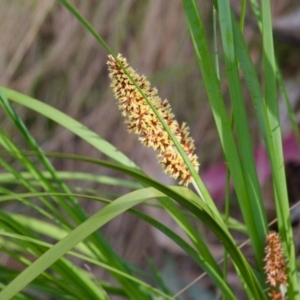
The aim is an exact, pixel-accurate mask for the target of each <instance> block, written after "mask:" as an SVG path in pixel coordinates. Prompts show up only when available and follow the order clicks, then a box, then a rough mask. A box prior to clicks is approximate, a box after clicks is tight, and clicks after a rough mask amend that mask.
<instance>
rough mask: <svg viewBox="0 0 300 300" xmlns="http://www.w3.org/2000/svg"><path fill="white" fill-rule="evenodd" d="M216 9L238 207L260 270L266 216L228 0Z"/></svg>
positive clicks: (265, 231)
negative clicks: (240, 192) (240, 194)
mask: <svg viewBox="0 0 300 300" xmlns="http://www.w3.org/2000/svg"><path fill="white" fill-rule="evenodd" d="M218 12H219V16H220V28H221V36H222V42H223V50H224V55H225V65H226V72H227V78H228V84H229V91H230V99H231V103H232V107H233V113H234V120H235V126H236V128H237V136H238V145H239V147H240V156H241V162H242V172H243V176H244V179H245V185H246V189H247V195H248V197H247V198H246V199H239V203H240V206H242V211H243V212H244V213H243V215H245V214H246V215H248V216H249V217H248V220H246V224H247V226H248V230H249V231H248V232H249V236H250V238H251V241H252V246H253V249H254V253H255V257H256V261H257V264H258V266H259V267H260V270H261V271H262V270H263V265H264V262H263V259H264V240H265V235H266V233H267V218H266V213H265V209H264V206H263V200H262V194H261V188H260V185H259V181H258V175H257V171H256V167H255V161H254V156H253V146H252V143H251V138H250V132H249V128H248V123H247V115H246V109H245V106H244V99H243V94H242V87H241V84H240V77H239V73H238V65H237V61H236V55H235V49H234V37H233V31H232V24H231V10H230V6H229V2H228V1H224V0H221V1H220V0H218ZM246 212H247V213H246Z"/></svg>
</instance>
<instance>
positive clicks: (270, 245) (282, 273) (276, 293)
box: [264, 231, 287, 300]
mask: <svg viewBox="0 0 300 300" xmlns="http://www.w3.org/2000/svg"><path fill="white" fill-rule="evenodd" d="M264 260H265V262H266V264H265V267H264V270H265V274H266V276H267V283H268V284H269V286H270V287H271V290H270V293H269V296H270V299H272V300H276V299H282V294H281V291H280V290H279V288H280V286H281V285H283V286H287V270H286V261H285V257H284V254H283V249H282V245H281V241H280V237H279V234H278V233H277V232H275V231H270V232H269V233H268V234H267V237H266V247H265V259H264Z"/></svg>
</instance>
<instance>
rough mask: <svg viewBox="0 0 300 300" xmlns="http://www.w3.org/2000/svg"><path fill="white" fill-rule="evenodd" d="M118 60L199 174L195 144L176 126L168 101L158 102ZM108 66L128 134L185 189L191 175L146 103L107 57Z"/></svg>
mask: <svg viewBox="0 0 300 300" xmlns="http://www.w3.org/2000/svg"><path fill="white" fill-rule="evenodd" d="M117 58H118V60H119V62H120V63H121V64H122V66H123V68H125V69H126V71H127V73H128V74H129V75H130V76H131V77H132V78H133V79H134V81H135V82H136V83H137V85H138V86H139V88H140V89H141V90H142V91H143V93H144V94H145V95H146V97H147V98H148V99H149V100H150V101H151V103H152V104H153V106H154V107H155V109H156V110H157V111H158V113H159V114H160V116H161V117H162V118H163V119H164V121H165V122H166V124H167V125H168V126H169V127H170V129H171V130H172V132H173V133H174V135H175V136H176V138H177V140H178V141H179V142H180V143H181V146H182V147H183V149H184V151H185V152H186V154H187V156H188V158H189V159H190V161H191V162H192V164H193V166H194V168H195V169H196V170H197V171H198V169H199V163H198V160H197V156H196V155H195V154H194V151H195V146H194V141H193V139H192V138H191V137H190V136H189V129H188V127H187V126H186V124H185V123H183V124H182V125H179V124H178V122H177V121H176V120H174V115H173V113H172V111H171V107H170V104H169V103H168V101H167V100H161V98H160V97H159V96H158V95H157V90H156V88H151V87H150V83H149V81H147V79H146V77H145V76H140V75H138V74H137V73H136V72H135V71H134V70H133V69H132V68H131V67H130V66H129V65H128V63H127V60H126V59H125V58H124V57H122V55H121V54H118V56H117ZM107 64H108V70H109V77H110V79H111V87H112V88H113V91H114V94H115V98H116V99H117V100H118V101H119V108H120V110H122V115H123V116H124V117H125V118H126V121H125V123H126V125H127V127H128V130H129V131H130V132H134V133H136V134H138V135H140V138H139V139H140V141H141V142H142V143H143V144H144V145H145V146H147V147H152V148H153V149H154V150H156V151H157V152H158V155H157V158H158V160H159V162H160V164H161V165H162V167H163V169H164V170H165V172H166V173H167V174H169V175H170V176H172V177H173V178H175V179H177V178H179V180H180V182H179V183H180V184H183V185H188V184H189V183H190V182H191V179H192V177H191V174H190V171H189V169H188V168H187V166H186V164H185V163H184V161H183V159H182V158H181V156H180V154H179V153H178V152H177V149H176V147H175V146H174V143H173V141H172V140H171V138H170V137H169V136H168V133H167V132H166V131H165V130H164V128H163V126H162V125H161V123H160V121H159V120H158V118H157V117H156V115H155V113H154V112H153V111H152V109H151V107H150V106H149V105H148V104H147V101H146V100H145V99H144V97H143V96H142V95H141V93H140V92H139V90H138V89H137V88H136V86H135V85H134V84H133V83H132V82H131V80H130V79H129V78H128V76H127V74H126V73H125V72H124V70H123V69H122V68H121V67H120V66H119V65H118V63H117V62H116V61H115V59H114V58H113V57H112V56H111V55H109V56H108V62H107Z"/></svg>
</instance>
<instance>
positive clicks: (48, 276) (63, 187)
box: [0, 0, 300, 300]
mask: <svg viewBox="0 0 300 300" xmlns="http://www.w3.org/2000/svg"><path fill="white" fill-rule="evenodd" d="M60 2H61V4H62V5H63V6H64V7H65V8H66V9H67V10H69V12H71V14H72V15H73V16H74V17H76V18H77V20H78V21H79V22H80V23H81V24H82V25H83V26H84V28H85V29H86V30H87V31H88V32H89V33H91V34H92V35H93V36H94V38H95V39H96V40H97V41H98V42H99V44H100V45H102V46H103V49H105V57H106V55H107V54H110V55H109V56H108V61H107V66H108V72H109V78H110V80H111V82H110V86H111V88H112V90H113V92H114V96H115V98H116V99H117V101H118V105H119V108H120V111H121V113H122V115H123V117H124V118H125V123H126V125H127V128H128V131H129V132H132V133H135V134H137V135H138V136H139V140H140V141H141V142H142V144H143V145H145V146H147V147H151V148H153V150H154V151H156V153H157V160H158V162H159V163H160V165H161V166H162V168H163V170H164V172H165V173H167V174H168V175H169V176H171V177H173V178H174V179H175V180H178V182H179V184H180V185H181V186H168V185H165V184H163V183H162V182H159V181H157V180H155V179H154V178H151V177H150V176H148V175H147V174H145V173H144V172H143V171H142V170H141V169H140V168H139V167H138V166H137V165H136V164H135V163H134V162H133V161H131V160H130V158H129V157H127V156H126V155H125V154H123V153H122V152H121V151H120V150H119V149H117V148H116V147H115V146H114V145H112V144H110V143H109V142H108V141H106V140H105V139H103V138H102V137H100V136H99V135H98V134H97V133H95V132H93V131H92V130H90V129H89V128H87V127H85V126H84V125H83V124H81V123H80V122H78V121H77V120H74V119H72V118H71V117H70V116H68V115H66V114H64V113H63V112H62V111H59V110H58V109H56V108H54V107H52V106H50V105H48V104H46V103H45V101H39V100H37V99H34V98H32V97H29V96H27V95H24V94H21V93H18V92H16V91H14V90H11V89H9V88H6V87H1V89H0V104H1V108H3V112H4V113H5V114H6V117H7V119H8V120H9V122H11V123H12V124H13V126H15V128H16V129H17V130H16V131H17V132H18V133H19V134H20V136H21V137H22V138H23V139H24V141H25V142H26V149H28V150H29V152H28V151H27V152H23V151H20V147H19V146H18V145H16V144H15V140H19V139H14V138H11V137H10V135H9V134H7V133H6V132H4V131H5V130H4V129H3V128H6V127H5V126H4V127H3V128H2V127H1V126H0V146H1V147H3V149H4V150H5V154H6V155H8V154H9V157H10V159H11V161H12V162H13V163H11V164H10V163H8V162H7V161H6V160H5V159H4V158H3V157H2V156H0V166H1V168H2V169H3V170H2V169H1V174H0V180H1V179H2V181H1V188H0V203H1V205H2V204H3V203H5V202H7V201H14V202H16V201H18V204H19V203H20V205H26V206H27V207H26V210H24V211H28V210H34V211H35V213H34V214H30V215H25V214H20V213H13V212H12V210H11V206H10V205H9V206H8V207H9V209H7V210H6V207H5V205H3V207H4V209H2V207H1V210H0V249H1V254H2V252H3V253H4V254H5V255H7V256H8V257H9V259H7V261H9V262H10V261H11V260H14V261H16V262H17V266H18V269H15V268H13V267H11V265H10V264H5V263H3V262H4V261H5V259H3V260H2V259H1V260H0V264H1V265H0V267H1V271H2V272H0V274H2V276H0V300H10V299H16V300H24V299H26V300H32V299H33V300H35V299H42V298H43V299H44V298H45V299H49V298H51V299H52V298H53V299H54V298H55V299H71V300H77V299H78V300H86V299H97V300H98V299H101V300H108V299H114V298H116V297H123V298H124V299H129V300H149V299H167V300H174V299H180V297H181V296H182V294H183V293H184V291H183V290H180V288H179V287H176V289H177V290H170V289H169V288H167V287H166V284H165V283H164V282H163V280H162V277H163V275H162V274H160V273H159V271H158V270H155V271H154V272H153V273H154V274H147V275H145V276H143V275H144V274H145V273H146V271H144V270H143V271H142V270H139V269H138V268H137V267H136V266H133V265H132V263H131V262H127V261H126V260H125V259H124V258H123V257H121V256H120V255H119V254H118V253H116V251H115V249H114V248H113V246H112V245H111V243H110V242H109V241H108V240H107V239H106V237H105V235H104V234H103V232H102V231H101V230H102V227H103V226H105V225H106V224H107V223H108V222H110V221H113V220H114V219H115V218H117V217H119V216H120V215H121V214H123V213H130V214H132V215H134V216H135V217H136V218H139V220H140V221H141V222H146V223H147V224H148V225H149V226H151V227H153V228H155V229H157V230H159V231H160V232H161V233H162V234H163V235H165V236H166V237H167V238H169V239H171V240H172V241H173V242H174V243H175V244H176V245H177V246H178V247H179V248H180V249H181V251H182V252H184V253H185V255H187V256H188V257H189V258H190V259H191V261H192V262H193V263H194V264H195V265H196V266H197V267H199V269H200V268H201V269H200V270H201V271H200V272H199V273H200V274H199V280H200V278H202V275H204V274H205V275H208V276H209V278H210V280H211V286H213V287H214V288H213V290H214V292H216V294H217V295H218V298H220V295H222V300H225V299H226V300H240V299H241V298H240V297H239V295H242V297H243V298H242V299H243V300H245V299H249V300H268V299H270V300H278V299H281V300H282V299H284V298H286V299H288V300H299V299H300V298H299V283H298V273H299V272H298V269H299V267H298V265H297V263H298V262H297V257H296V254H295V247H294V241H293V230H292V226H291V222H290V211H289V209H290V208H289V199H288V194H287V188H286V178H285V171H284V168H283V166H284V160H283V153H282V147H281V144H282V140H281V132H280V122H279V109H278V97H277V83H278V82H277V81H276V80H277V78H279V79H278V80H279V81H280V80H281V76H276V75H277V74H280V70H278V68H277V65H276V61H275V55H274V46H273V40H272V38H273V32H272V20H271V8H270V1H269V0H262V1H260V2H259V4H258V3H256V2H257V1H256V0H251V1H249V6H251V8H252V11H253V14H254V16H255V17H256V19H257V24H258V26H257V28H259V30H260V31H261V36H262V49H261V53H262V60H263V63H262V66H259V68H257V67H256V65H254V63H253V61H252V57H251V49H250V47H249V46H248V44H247V40H246V39H245V38H244V33H243V24H244V18H245V9H246V8H248V7H247V5H246V1H242V10H243V11H242V13H241V17H240V20H237V19H236V13H235V12H234V11H233V10H232V9H231V7H230V1H229V0H216V1H212V2H211V3H212V5H213V6H214V7H212V9H214V16H215V17H216V18H214V23H213V25H214V28H215V33H214V34H215V41H219V40H221V43H222V45H220V46H218V45H217V43H216V45H215V50H216V53H217V55H216V56H218V57H217V59H216V63H214V61H213V56H214V55H213V53H212V51H211V45H210V41H209V40H208V39H207V36H206V32H205V26H203V22H202V19H201V14H200V13H199V11H200V10H201V7H200V6H199V8H198V6H197V1H195V0H182V4H183V5H182V11H181V13H182V14H183V15H185V17H186V21H187V26H186V28H188V30H189V33H190V43H191V44H190V47H191V45H192V44H193V47H194V50H195V51H194V53H195V56H194V59H193V58H191V57H192V56H191V57H190V58H189V59H193V60H192V62H193V65H194V66H195V67H198V69H199V71H200V73H201V80H202V83H203V87H204V88H203V91H201V92H202V93H203V94H205V92H206V96H207V98H206V99H205V101H208V103H209V107H210V108H211V112H212V116H213V118H214V120H215V124H214V125H215V127H216V130H217V132H218V135H219V140H220V147H221V148H222V149H220V152H222V153H223V154H224V158H223V160H224V162H225V163H226V166H225V169H226V171H227V174H228V178H227V179H228V180H226V182H225V180H224V187H225V186H226V190H227V192H228V193H226V197H225V198H226V199H225V204H226V205H225V207H226V209H225V213H224V214H223V213H222V208H220V206H217V205H216V203H215V201H214V199H213V197H212V195H210V193H209V192H208V190H207V189H206V186H205V184H204V183H203V181H202V179H201V176H202V175H203V174H201V173H202V172H201V170H200V172H199V162H198V157H197V156H196V154H195V152H196V151H195V145H194V141H193V139H192V137H191V136H190V131H189V127H188V126H187V125H186V124H185V123H182V124H179V123H178V122H177V121H176V119H175V117H174V114H173V112H172V109H171V105H170V103H169V102H168V101H167V100H162V99H161V98H160V97H159V96H158V92H157V90H156V89H155V88H154V87H151V86H150V83H149V81H148V80H147V79H146V77H145V76H141V75H139V74H137V72H136V71H135V70H134V69H133V68H131V67H130V65H129V63H128V62H127V60H126V58H124V57H123V56H122V55H121V54H119V55H117V56H116V55H115V54H114V52H113V51H112V49H111V48H110V47H109V46H108V45H107V43H106V42H105V41H104V39H103V38H102V37H101V36H100V35H99V34H98V33H97V32H99V30H98V29H97V30H96V29H94V28H93V26H92V25H91V24H89V22H88V21H87V20H86V19H85V18H84V17H83V16H82V15H81V13H80V12H79V11H78V10H77V9H76V8H75V7H74V6H72V5H71V4H70V3H69V1H67V0H60ZM75 2H76V1H75ZM102 2H103V3H102ZM106 2H107V3H110V2H111V1H101V3H102V4H103V5H104V4H105V3H106ZM116 2H118V1H116ZM123 2H124V3H125V2H126V1H123ZM136 2H137V1H136ZM140 2H141V3H145V4H143V5H148V4H149V3H152V1H140ZM76 3H77V4H78V3H81V2H80V1H77V2H76ZM168 3H172V4H171V5H173V2H172V1H171V2H170V1H169V2H168ZM102 4H101V5H102ZM84 5H86V4H84ZM125 6H126V5H125ZM115 7H116V10H118V9H120V10H121V9H123V8H124V7H123V6H122V5H119V6H115ZM126 7H127V8H128V7H130V5H129V6H126ZM130 9H131V8H130ZM146 11H147V10H146V9H145V10H144V12H146ZM122 13H123V12H122ZM139 13H140V12H139ZM217 16H218V17H219V19H218V18H217ZM138 19H139V20H140V19H141V18H140V16H139V18H138ZM95 20H96V18H95ZM120 20H121V21H120ZM122 20H123V18H119V19H118V22H119V21H120V22H122ZM114 21H115V19H114ZM97 22H99V24H98V23H97V26H98V25H101V26H102V24H101V22H102V19H101V18H100V19H99V20H98V19H97ZM134 25H135V23H134V22H132V26H134ZM216 25H218V26H216ZM103 26H104V24H103ZM97 28H98V27H97ZM218 28H219V29H220V31H219V32H217V29H218ZM150 30H152V29H151V28H150ZM100 32H101V30H100ZM107 32H109V34H111V33H112V34H113V30H108V31H107ZM153 34H155V33H153ZM185 35H186V31H185ZM218 35H220V37H221V39H218V38H217V37H218ZM186 40H187V39H186ZM121 48H122V47H121ZM129 48H130V47H129ZM129 48H128V49H129ZM168 50H169V49H168ZM221 51H222V52H221ZM100 52H101V50H99V53H100ZM120 52H121V51H120ZM190 52H191V51H190ZM190 52H189V53H190ZM218 52H221V55H218ZM140 55H141V56H142V55H143V54H142V53H141V54H140ZM75 61H76V60H75ZM105 61H106V59H105ZM174 63H175V62H174ZM197 63H198V65H197ZM218 63H220V64H221V63H222V68H220V69H221V70H222V76H220V74H219V69H218ZM257 63H258V62H257ZM24 66H26V63H24ZM103 67H106V65H105V63H103ZM73 71H74V68H73V69H72V72H73ZM78 72H81V70H78ZM195 77H197V76H195ZM193 80H196V83H197V84H198V82H197V80H199V81H200V76H199V79H198V78H196V79H195V78H194V79H193ZM281 81H282V80H281ZM279 83H280V86H284V84H283V82H279ZM224 86H226V87H228V93H227V96H228V99H226V101H225V99H224V96H223V94H224V89H223V87H224ZM107 88H108V85H107ZM245 95H248V96H247V98H245ZM42 100H44V99H42ZM12 101H13V102H16V105H23V106H24V107H26V108H28V109H31V110H34V111H35V112H37V113H38V114H41V115H43V117H44V116H46V117H47V118H49V119H50V120H52V121H54V122H56V123H57V124H59V125H60V126H62V127H64V128H66V129H67V130H69V131H70V132H71V133H72V134H74V135H76V136H77V137H79V138H81V139H82V140H84V141H85V142H86V143H88V144H89V146H91V147H94V148H95V149H96V150H97V151H99V153H101V156H102V154H103V156H105V157H106V158H108V159H103V160H100V159H96V158H92V157H89V156H76V155H73V154H65V153H64V154H58V153H48V154H45V153H44V152H43V150H42V149H41V147H40V146H39V145H38V142H36V141H35V139H34V137H33V136H32V135H31V133H30V130H29V129H27V127H26V124H24V122H23V121H22V119H21V118H20V116H19V115H18V113H17V112H16V111H15V110H14V105H11V102H12ZM182 101H184V103H183V104H182V106H184V105H186V99H184V95H182ZM250 101H252V104H251V103H250ZM286 102H288V101H286ZM245 103H247V107H246V105H245ZM14 104H15V103H14ZM95 105H96V106H97V105H99V103H98V102H97V103H95ZM111 105H113V103H112V104H111ZM251 105H252V106H253V111H251V115H250V114H249V115H248V113H249V112H248V107H251ZM199 106H200V105H199ZM201 113H202V112H200V111H199V118H201V117H202V116H201ZM231 115H232V116H233V118H231ZM250 117H251V119H250ZM293 118H294V116H293ZM291 119H292V117H291ZM294 119H295V118H294ZM99 123H100V124H99V126H101V120H100V121H99ZM212 123H213V122H212ZM250 123H251V124H255V123H257V127H256V129H257V132H256V135H257V136H258V135H259V134H260V136H261V139H262V140H263V142H264V146H265V148H266V152H267V154H268V163H269V165H270V170H271V171H270V172H271V173H272V182H273V189H274V193H273V194H274V203H275V205H274V206H275V207H276V214H277V215H276V218H277V228H278V233H275V232H270V230H269V225H268V221H267V211H266V208H265V202H264V199H263V193H262V188H261V183H260V181H259V176H258V172H257V168H256V162H255V157H254V155H253V153H254V149H253V145H252V144H253V143H252V134H251V132H250V128H249V124H250ZM214 125H212V126H214ZM253 126H254V125H253ZM33 156H34V157H33ZM49 157H51V158H52V157H55V158H56V157H59V158H60V159H73V160H76V161H80V162H84V163H89V164H93V165H94V166H96V167H97V170H98V169H99V170H100V171H99V172H102V170H107V169H108V170H109V171H112V170H113V171H114V172H116V171H117V172H118V173H120V174H121V175H126V177H125V176H120V177H118V178H115V177H109V176H103V175H104V174H101V175H98V174H84V173H82V172H80V170H78V172H76V171H74V172H65V171H66V170H63V171H62V172H61V171H58V170H56V169H55V167H54V166H53V165H52V162H51V159H50V158H49ZM74 165H75V164H74ZM79 165H81V164H79ZM93 169H94V168H93ZM111 173H112V172H107V173H105V174H111ZM113 174H115V173H113ZM125 178H127V179H125ZM128 178H130V179H129V180H128ZM67 180H71V181H72V186H71V185H70V186H69V185H68V182H67ZM76 180H79V181H80V184H79V186H76V183H74V182H76ZM91 180H93V181H94V182H95V184H96V183H100V185H99V187H98V186H97V188H86V189H85V188H83V186H85V185H82V182H84V183H85V182H90V181H91ZM191 183H192V185H193V188H194V189H190V187H191V185H190V184H191ZM2 184H3V186H2ZM103 185H112V186H113V187H114V188H115V189H116V191H117V190H118V191H119V193H120V194H108V193H106V191H107V190H106V187H105V188H103ZM15 187H17V188H16V189H15ZM117 187H120V189H117ZM124 187H126V189H124ZM124 190H125V191H126V192H124ZM194 190H195V192H194ZM19 191H22V192H23V193H20V192H19ZM77 191H80V192H81V194H76V192H77ZM231 191H233V193H232V194H230V192H231ZM121 193H122V194H121ZM103 195H105V196H103ZM231 195H233V197H234V199H235V200H237V201H235V203H236V211H238V216H239V217H240V221H237V220H235V219H234V218H233V217H232V216H231V214H230V209H229V207H230V204H231V198H232V197H231ZM106 197H107V198H106ZM78 199H80V201H78ZM84 199H85V200H86V201H95V203H97V204H98V203H99V202H101V203H102V204H103V205H101V207H100V208H99V205H96V206H95V207H97V208H98V211H96V212H93V214H92V215H91V214H90V213H88V212H86V211H85V208H84V207H83V206H82V202H83V201H81V200H84ZM153 199H156V200H157V202H158V203H157V205H156V204H155V205H154V204H153V202H152V201H153ZM148 201H151V203H149V202H148ZM142 205H151V206H152V207H153V206H155V208H157V209H161V210H163V211H164V213H166V214H168V216H169V217H170V218H172V220H173V223H174V224H176V229H177V227H179V228H180V230H181V233H182V235H180V234H178V233H177V230H175V229H174V228H169V227H168V226H166V225H164V223H163V221H162V220H160V219H159V217H157V216H150V215H148V214H147V210H143V211H140V209H141V208H142V207H143V206H142ZM35 215H37V217H36V218H35V217H33V216H35ZM199 224H201V225H202V224H203V225H204V227H203V230H198V229H199V227H200V226H199V227H198V225H199ZM195 225H196V226H195ZM130 229H131V228H130ZM207 232H209V235H208V237H206V233H207ZM236 232H238V235H239V236H243V237H244V239H245V240H247V242H246V243H248V249H249V251H248V250H247V253H248V252H250V253H251V259H249V257H248V256H246V255H245V254H244V252H243V251H242V249H241V248H240V246H239V245H238V244H237V242H236V240H235V234H236ZM130 234H132V232H131V231H130ZM133 234H134V233H133ZM211 236H213V240H214V242H216V243H217V242H219V244H218V247H219V248H218V249H222V251H223V252H224V255H223V260H218V259H217V258H216V257H215V256H214V255H213V251H212V250H211V247H210V246H211V244H210V237H211ZM45 237H46V239H45ZM8 239H9V242H8ZM248 239H249V240H248ZM45 241H50V242H53V244H51V243H50V242H49V243H46V242H45ZM141 243H142V241H141ZM246 243H245V244H246ZM126 246H127V245H126ZM155 247H157V248H158V247H159V246H158V245H153V248H155ZM73 250H74V251H73ZM154 250H156V249H154ZM137 251H139V249H137ZM74 257H75V259H74ZM79 260H81V261H82V262H83V263H82V264H80V265H77V264H75V263H74V261H76V262H77V261H79ZM85 263H86V264H88V265H93V266H94V267H95V268H101V270H102V269H103V271H104V272H105V274H107V275H108V276H107V277H109V279H108V280H104V279H103V278H96V275H95V274H97V272H95V273H92V271H90V270H87V269H86V268H82V267H81V266H82V265H86V264H85ZM19 266H23V269H20V268H19ZM183 267H185V266H183ZM92 270H93V269H92ZM229 272H230V274H229ZM178 273H181V270H179V272H178ZM141 274H143V275H142V276H141ZM148 275H151V276H148ZM174 275H175V278H176V276H177V275H178V276H177V277H180V275H181V274H174ZM229 275H233V276H229ZM105 278H106V277H105ZM149 278H150V279H149ZM230 278H235V281H234V282H233V283H232V282H231V281H230V280H229V279H230ZM184 280H186V278H185V279H184ZM196 282H197V280H195V281H194V284H196ZM197 283H198V282H197ZM237 286H238V288H237ZM186 288H188V287H186ZM237 291H238V292H239V294H237ZM37 295H38V296H37ZM201 297H202V295H197V297H196V299H201ZM196 299H192V300H196Z"/></svg>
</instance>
